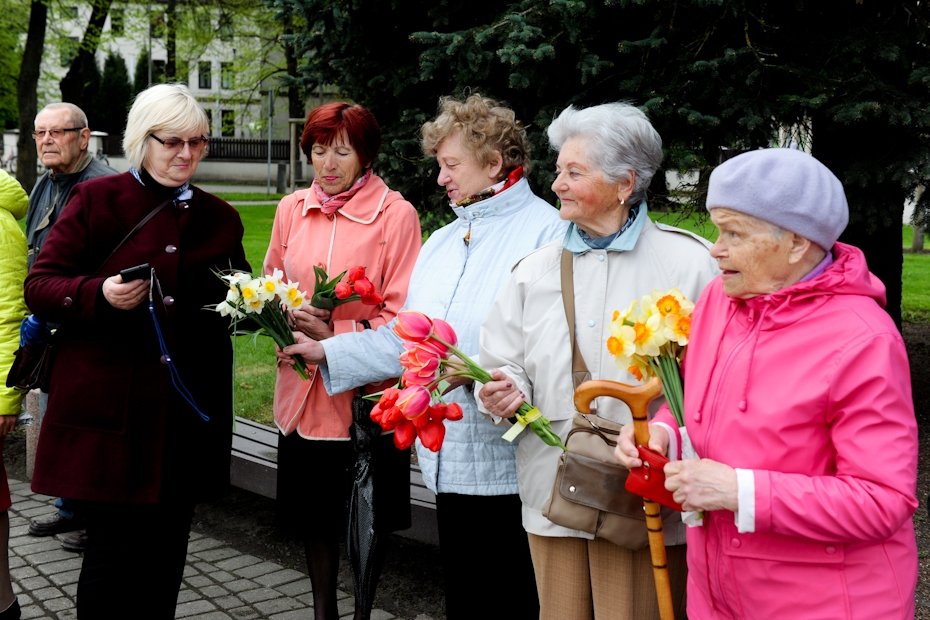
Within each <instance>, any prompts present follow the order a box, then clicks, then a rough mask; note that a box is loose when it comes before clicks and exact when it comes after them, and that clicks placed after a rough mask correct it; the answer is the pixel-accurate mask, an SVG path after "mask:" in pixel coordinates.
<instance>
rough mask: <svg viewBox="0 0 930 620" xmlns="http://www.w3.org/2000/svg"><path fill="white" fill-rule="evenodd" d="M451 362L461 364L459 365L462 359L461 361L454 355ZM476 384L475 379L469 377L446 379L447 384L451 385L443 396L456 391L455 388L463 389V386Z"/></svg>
mask: <svg viewBox="0 0 930 620" xmlns="http://www.w3.org/2000/svg"><path fill="white" fill-rule="evenodd" d="M449 361H451V362H457V363H459V364H461V363H462V360H460V359H459V358H458V357H456V356H455V355H453V356H452V357H451V358H450V359H449ZM474 382H475V381H474V379H471V378H469V377H446V383H448V384H449V387H447V388H446V390H445V391H444V392H443V395H446V394H448V393H449V392H451V391H452V390H454V389H455V388H458V387H462V386H463V385H471V384H473V383H474Z"/></svg>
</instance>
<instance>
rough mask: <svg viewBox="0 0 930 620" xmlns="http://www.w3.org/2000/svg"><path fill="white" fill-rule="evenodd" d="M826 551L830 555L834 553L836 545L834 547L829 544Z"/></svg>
mask: <svg viewBox="0 0 930 620" xmlns="http://www.w3.org/2000/svg"><path fill="white" fill-rule="evenodd" d="M826 552H827V553H829V554H830V555H833V554H834V553H836V547H834V546H833V545H829V546H827V548H826Z"/></svg>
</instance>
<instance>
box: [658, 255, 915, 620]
mask: <svg viewBox="0 0 930 620" xmlns="http://www.w3.org/2000/svg"><path fill="white" fill-rule="evenodd" d="M833 252H834V257H835V262H834V263H833V264H832V265H831V266H829V267H828V268H827V270H826V271H825V272H824V273H822V274H821V275H819V276H817V277H815V278H814V279H812V280H810V281H808V282H799V283H797V284H794V285H792V286H790V287H788V288H786V289H783V290H781V291H779V292H777V293H774V294H772V295H766V296H763V297H756V298H753V299H749V300H745V301H741V300H736V299H731V298H730V297H727V296H726V295H725V294H724V292H723V286H722V283H721V281H720V279H719V278H718V279H717V280H714V281H713V282H712V283H711V284H710V285H709V286H708V287H707V289H706V290H705V291H704V293H703V295H702V296H701V298H700V301H699V302H698V304H697V307H696V308H695V311H694V316H693V321H692V325H691V328H692V332H691V333H692V336H693V337H692V339H691V343H690V346H689V347H688V353H687V364H686V368H685V373H684V378H685V386H686V390H685V424H686V426H687V428H688V433H689V435H690V436H691V438H692V440H693V443H694V447H695V449H696V450H697V453H698V454H699V455H700V456H701V457H703V458H710V459H713V460H716V461H719V462H722V463H726V464H728V465H730V466H732V467H736V468H742V469H749V470H752V472H753V477H754V481H755V510H756V514H755V532H754V533H739V532H738V531H737V528H736V526H735V525H734V514H733V513H732V512H729V511H714V512H710V513H708V514H707V515H706V518H705V522H704V526H703V527H697V528H689V529H688V567H689V571H690V573H689V576H688V617H689V618H690V619H691V620H708V619H724V618H760V619H762V618H764V619H768V618H791V619H792V620H803V619H807V618H810V619H815V618H818V619H829V620H840V619H847V618H848V619H853V618H855V619H862V620H880V619H889V620H890V619H895V620H903V619H905V618H913V615H914V589H915V585H916V582H917V545H916V541H915V537H914V528H913V524H912V521H911V515H912V514H913V513H914V510H915V509H916V508H917V499H916V498H915V492H916V484H917V483H916V477H917V451H918V444H917V425H916V422H915V419H914V408H913V401H912V399H911V381H910V372H909V369H908V362H907V354H906V352H905V348H904V342H903V341H902V339H901V336H900V334H899V333H898V330H897V329H896V327H895V325H894V323H893V322H892V321H891V319H890V318H889V317H888V315H887V314H886V313H885V312H884V311H883V310H882V306H883V305H884V303H885V291H884V286H883V285H882V284H881V283H880V282H879V281H878V279H877V278H875V277H874V276H872V274H870V273H869V271H868V267H867V265H866V262H865V257H864V256H863V255H862V252H861V251H859V250H858V249H857V248H854V247H852V246H848V245H844V244H842V243H837V244H836V245H835V246H834V249H833ZM660 416H661V417H662V418H663V421H666V422H669V421H670V420H671V416H670V415H668V414H667V412H663V413H660Z"/></svg>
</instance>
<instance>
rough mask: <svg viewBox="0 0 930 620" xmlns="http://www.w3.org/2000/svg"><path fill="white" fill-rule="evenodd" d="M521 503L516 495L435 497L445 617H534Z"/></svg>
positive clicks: (528, 619) (517, 619)
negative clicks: (444, 595)
mask: <svg viewBox="0 0 930 620" xmlns="http://www.w3.org/2000/svg"><path fill="white" fill-rule="evenodd" d="M522 508H523V506H522V503H521V502H520V496H519V495H459V494H456V493H439V494H438V495H437V496H436V521H437V524H438V526H439V555H440V559H441V561H442V574H443V584H444V586H445V594H446V618H447V620H460V619H462V620H464V619H468V620H474V619H475V618H481V619H482V620H496V619H498V618H500V619H501V620H504V619H506V620H538V619H539V597H538V596H537V594H536V577H535V574H534V573H533V559H532V557H531V556H530V546H529V541H528V539H527V536H526V531H525V530H524V529H523V517H522ZM495 584H496V585H495Z"/></svg>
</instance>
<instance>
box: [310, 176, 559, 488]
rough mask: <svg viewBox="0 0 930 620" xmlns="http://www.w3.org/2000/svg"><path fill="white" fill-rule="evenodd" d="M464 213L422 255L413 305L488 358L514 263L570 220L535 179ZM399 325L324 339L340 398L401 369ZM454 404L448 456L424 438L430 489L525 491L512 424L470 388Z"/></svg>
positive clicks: (332, 389)
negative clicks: (496, 311)
mask: <svg viewBox="0 0 930 620" xmlns="http://www.w3.org/2000/svg"><path fill="white" fill-rule="evenodd" d="M454 210H455V213H456V215H457V216H458V219H457V220H456V221H454V222H452V223H451V224H449V225H447V226H445V227H443V228H441V229H440V230H437V231H436V232H434V233H433V234H432V235H431V236H430V238H429V239H428V240H427V242H426V244H424V246H423V249H422V250H421V251H420V256H419V258H418V259H417V264H416V267H415V268H414V270H413V275H412V277H411V278H410V290H409V292H408V294H407V303H406V308H407V309H408V310H418V311H420V312H422V313H424V314H426V315H427V316H430V317H434V318H441V319H443V320H445V321H447V322H448V323H449V324H450V325H452V327H453V328H454V329H455V331H456V334H457V335H458V338H459V348H460V349H462V351H464V352H465V353H466V354H467V355H469V356H471V357H472V358H473V359H475V360H476V361H478V362H479V363H480V360H478V348H479V345H478V336H479V332H480V328H481V323H482V322H483V321H484V317H485V315H486V314H487V313H488V310H489V309H490V307H491V304H492V303H493V302H494V300H495V299H496V297H497V293H498V291H499V290H500V288H501V286H503V285H504V284H505V283H506V282H507V281H508V279H509V277H510V270H511V268H512V267H513V266H514V265H515V264H516V263H517V262H518V261H519V260H520V259H521V258H523V257H524V256H525V255H527V254H529V253H530V252H532V251H533V250H535V249H536V248H538V247H540V246H542V245H545V244H546V243H548V242H549V241H552V240H554V239H561V238H562V237H563V236H564V234H565V229H566V225H567V223H566V222H564V221H562V220H561V219H559V213H558V211H557V210H556V209H555V208H553V207H552V206H550V205H549V204H548V203H547V202H545V201H544V200H542V199H541V198H539V197H537V196H536V195H535V194H533V192H532V191H531V190H530V187H529V184H528V183H527V182H526V180H525V179H524V180H522V181H520V182H519V183H517V184H516V185H514V186H513V187H511V188H509V189H507V190H506V191H504V192H502V193H500V194H498V195H497V196H494V197H493V198H488V199H486V200H483V201H481V202H478V203H475V204H473V205H471V206H469V207H464V208H459V207H455V208H454ZM469 231H470V232H469ZM466 235H468V243H467V244H466V243H465V241H464V238H465V236H466ZM393 325H394V322H391V323H389V324H388V325H387V326H385V327H383V328H381V329H378V330H374V331H364V332H356V333H350V334H341V335H339V336H337V337H335V338H329V339H327V340H324V341H323V348H324V349H325V351H326V359H327V362H328V365H327V366H321V367H320V370H321V372H322V376H323V379H324V381H325V385H326V390H327V391H328V392H329V393H330V394H335V393H339V392H344V391H346V390H350V389H353V388H355V387H357V386H359V385H364V384H367V383H372V382H374V381H382V380H384V379H389V378H391V377H397V376H399V375H400V374H401V372H402V370H401V366H400V364H399V362H398V357H399V355H400V353H401V352H402V350H403V349H402V347H401V341H400V339H399V338H398V337H397V336H396V335H394V333H393V331H391V328H392V327H393ZM446 400H447V401H449V400H452V401H454V402H457V403H459V404H460V405H461V406H462V409H463V411H464V413H465V416H464V418H462V420H460V421H458V422H448V421H447V422H446V437H445V441H444V442H443V446H442V449H441V450H440V451H439V452H438V453H433V452H430V451H429V450H427V449H425V448H423V446H422V445H420V443H419V441H418V442H417V455H418V457H419V462H420V468H421V469H422V470H423V480H424V481H425V482H426V486H427V487H428V488H429V489H430V490H432V491H434V492H436V493H460V494H464V495H508V494H516V493H517V492H518V487H517V472H516V460H515V455H516V446H515V445H512V444H510V443H508V442H505V441H504V440H502V439H501V438H500V437H501V435H502V434H503V433H504V432H506V430H507V429H506V428H503V427H498V426H494V425H492V424H491V423H490V422H488V421H487V419H486V418H485V417H484V416H483V415H481V414H480V413H478V409H477V406H476V404H475V398H474V395H473V394H472V392H471V391H470V390H466V389H465V388H458V389H456V390H453V391H452V392H450V393H449V394H447V395H446Z"/></svg>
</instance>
